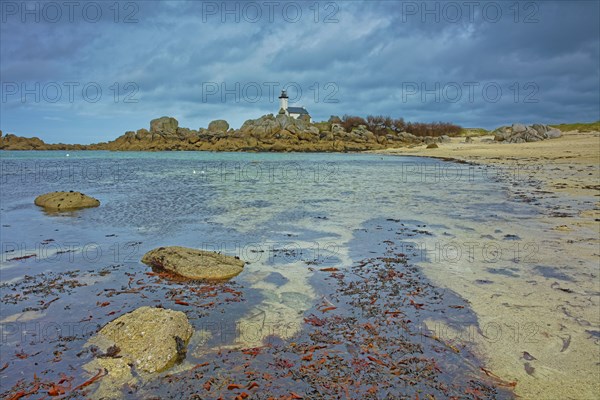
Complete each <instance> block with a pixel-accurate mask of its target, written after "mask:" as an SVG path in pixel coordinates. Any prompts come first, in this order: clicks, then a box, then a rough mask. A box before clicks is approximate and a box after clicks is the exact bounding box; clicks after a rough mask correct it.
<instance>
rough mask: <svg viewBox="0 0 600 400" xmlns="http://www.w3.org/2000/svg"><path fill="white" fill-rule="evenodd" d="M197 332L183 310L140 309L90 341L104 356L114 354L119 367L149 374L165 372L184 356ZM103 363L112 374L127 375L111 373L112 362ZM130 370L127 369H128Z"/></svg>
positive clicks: (125, 315) (119, 372)
mask: <svg viewBox="0 0 600 400" xmlns="http://www.w3.org/2000/svg"><path fill="white" fill-rule="evenodd" d="M193 333H194V329H193V328H192V325H190V323H189V321H188V319H187V317H186V315H185V314H184V313H183V312H181V311H174V310H168V309H164V308H153V307H147V306H144V307H140V308H138V309H136V310H134V311H132V312H130V313H127V314H124V315H122V316H120V317H118V318H117V319H114V320H113V321H111V322H109V323H108V324H106V325H105V326H104V327H103V328H102V329H100V331H99V332H98V333H97V334H96V335H95V336H94V337H93V338H92V339H90V340H89V342H88V345H95V346H97V347H98V348H99V349H100V350H101V351H103V352H105V353H114V356H117V357H119V359H120V360H119V361H124V363H120V364H129V365H131V366H132V367H134V368H135V369H136V370H138V371H141V372H146V373H153V372H160V371H164V370H166V369H168V368H170V367H171V366H173V365H174V364H175V363H176V362H177V361H178V360H180V359H181V358H182V357H183V356H184V355H185V348H186V346H187V342H188V340H189V339H190V337H191V336H192V334H193ZM107 360H108V362H107V363H102V362H101V363H100V364H101V365H103V366H104V367H105V368H107V370H109V374H111V373H112V375H119V374H128V372H129V371H119V369H120V368H121V367H122V366H123V365H119V366H115V368H114V369H115V370H114V371H111V368H110V367H111V366H112V364H114V362H112V363H111V359H110V358H108V357H107ZM117 367H118V368H117ZM125 369H127V368H125Z"/></svg>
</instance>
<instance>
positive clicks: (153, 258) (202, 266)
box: [142, 246, 244, 280]
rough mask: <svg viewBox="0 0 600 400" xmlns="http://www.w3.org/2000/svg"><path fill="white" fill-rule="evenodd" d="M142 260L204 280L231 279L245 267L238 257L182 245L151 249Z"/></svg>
mask: <svg viewBox="0 0 600 400" xmlns="http://www.w3.org/2000/svg"><path fill="white" fill-rule="evenodd" d="M142 262H143V263H144V264H147V265H150V266H151V267H155V268H159V269H164V270H167V271H170V272H173V273H175V274H178V275H181V276H184V277H186V278H190V279H202V280H225V279H230V278H233V277H234V276H236V275H237V274H239V273H240V272H242V269H243V268H244V262H243V261H242V260H240V259H239V258H237V257H232V256H226V255H223V254H219V253H215V252H211V251H204V250H197V249H190V248H187V247H180V246H170V247H159V248H157V249H154V250H150V251H149V252H147V253H146V254H144V257H142Z"/></svg>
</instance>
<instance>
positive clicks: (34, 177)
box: [0, 151, 536, 386]
mask: <svg viewBox="0 0 600 400" xmlns="http://www.w3.org/2000/svg"><path fill="white" fill-rule="evenodd" d="M0 156H1V163H2V174H1V179H2V191H1V195H0V207H1V212H2V222H1V224H2V226H1V230H0V233H1V242H2V263H1V264H0V280H1V282H2V285H3V286H2V298H3V305H2V309H1V310H0V321H3V323H4V332H3V341H4V344H5V345H6V346H3V347H4V348H10V349H14V351H15V352H16V351H19V350H20V349H24V351H26V352H29V353H35V351H39V352H41V354H42V355H43V354H44V351H46V350H47V348H48V346H49V344H50V343H53V341H56V340H57V338H58V337H59V336H60V335H62V336H65V335H66V333H67V332H66V330H67V328H68V327H70V326H75V328H73V329H76V331H73V332H71V333H73V336H75V337H77V338H78V340H83V339H87V338H88V337H89V335H90V334H91V333H93V332H95V330H96V329H97V327H99V326H102V325H104V324H105V323H106V322H108V321H110V320H111V319H113V318H115V315H120V314H122V313H124V312H127V311H131V310H133V309H135V308H137V307H139V306H142V305H156V304H157V303H159V304H163V303H164V305H165V306H169V307H172V308H176V309H181V310H184V311H186V308H185V307H180V306H176V305H173V304H172V303H169V302H165V296H166V294H165V293H167V291H166V290H165V289H164V288H161V287H155V288H154V289H152V290H150V291H148V293H147V295H146V296H144V297H140V296H138V295H135V294H127V293H125V294H123V295H120V296H114V297H111V298H110V299H109V300H110V303H111V304H110V305H108V306H99V303H101V302H102V301H103V299H104V297H102V296H103V295H102V293H106V292H107V291H109V290H113V291H115V290H116V291H119V290H121V291H123V290H127V289H128V288H131V287H132V282H135V280H139V279H142V278H140V277H141V276H142V275H143V274H144V273H145V272H148V271H149V269H148V267H146V266H145V265H143V264H141V263H140V261H139V260H140V259H141V257H142V256H143V254H144V253H145V252H146V251H149V250H151V249H153V248H155V247H158V246H166V245H180V246H189V247H195V248H202V249H205V250H214V251H220V252H222V253H226V254H230V255H235V256H238V257H240V258H242V259H243V260H245V261H247V262H248V264H247V266H246V267H245V270H244V272H243V273H242V274H240V275H239V276H238V277H236V278H235V279H233V280H232V285H234V286H235V287H238V286H239V287H243V288H244V296H245V301H244V302H241V303H231V304H230V305H228V306H227V307H225V308H224V309H223V311H222V312H223V313H225V316H223V317H218V318H221V320H223V321H225V320H226V321H228V322H229V323H233V324H242V325H243V324H244V323H249V322H252V321H253V319H256V316H257V315H260V318H261V320H262V324H263V326H264V327H266V328H265V333H264V335H265V336H266V335H267V334H271V333H274V334H277V335H279V336H281V337H282V338H284V339H286V338H291V337H293V336H294V335H295V334H296V333H297V332H298V331H299V330H300V329H301V325H302V315H303V312H304V311H305V310H308V309H309V308H311V307H312V306H314V304H315V303H316V302H317V301H318V300H319V299H320V297H321V296H322V295H323V293H322V292H321V290H322V288H319V287H318V285H317V284H316V283H315V281H314V279H312V278H313V272H312V271H311V269H310V268H309V266H310V265H313V264H314V263H318V265H320V266H325V267H327V266H335V267H337V268H340V269H344V268H348V267H349V266H350V265H352V263H353V262H355V261H357V260H360V259H362V258H365V257H369V256H370V255H371V254H372V253H374V250H375V249H370V248H368V246H358V245H357V243H356V241H355V238H356V234H357V232H358V231H360V230H361V229H364V226H365V224H366V223H368V222H369V221H373V220H376V219H383V220H388V219H393V220H396V221H402V222H403V223H405V224H406V225H407V226H411V227H412V228H414V230H415V232H416V233H415V235H416V236H415V243H412V244H411V243H407V246H410V249H411V250H413V252H412V254H413V255H414V256H415V259H414V261H415V262H416V263H417V264H418V263H419V262H421V261H423V262H424V261H429V262H431V261H432V260H434V261H435V260H436V258H437V261H438V265H439V266H443V267H444V268H446V264H445V263H444V261H445V260H444V259H442V260H439V257H440V256H443V257H445V258H446V259H447V261H456V258H457V257H459V258H461V257H462V258H464V257H466V256H464V255H458V254H457V253H452V254H448V253H447V252H446V253H444V252H443V251H442V250H443V249H444V247H443V245H444V244H445V243H447V242H448V241H450V240H454V241H455V243H456V241H458V244H459V246H460V245H461V243H463V242H464V243H467V241H470V242H469V243H472V241H473V240H480V241H483V240H488V241H489V239H485V238H483V235H484V234H485V233H487V234H494V235H495V237H496V238H497V243H500V244H501V245H502V246H508V247H510V246H512V244H511V243H509V242H508V241H504V240H503V239H502V235H503V234H504V233H510V232H502V234H501V233H499V232H497V229H496V228H495V225H497V224H500V223H503V224H504V225H505V224H506V222H507V221H511V220H514V219H518V218H521V217H526V216H529V215H533V214H535V212H536V208H535V206H532V205H527V204H517V203H506V202H505V199H506V191H505V189H504V188H503V187H502V184H501V183H500V182H499V181H498V177H497V176H495V175H494V174H490V173H489V172H487V171H485V170H483V169H482V168H480V167H474V166H470V165H465V164H453V163H449V162H441V161H438V160H431V159H416V158H410V157H385V156H381V155H375V154H330V153H327V154H286V153H206V152H161V153H142V152H131V153H129V152H100V151H98V152H96V151H84V152H65V151H53V152H2V153H1V154H0ZM62 190H67V191H68V190H75V191H81V192H84V193H85V194H88V195H90V196H93V197H96V198H97V199H99V200H100V201H101V206H100V207H99V208H93V209H86V210H80V211H75V212H69V213H58V214H56V213H54V214H52V213H46V212H44V211H43V210H41V209H40V208H38V207H37V206H35V205H34V204H33V200H34V198H35V197H36V196H37V195H39V194H42V193H46V192H50V191H62ZM477 227H480V228H481V229H477ZM482 232H483V233H482ZM417 237H418V238H417ZM421 240H423V241H422V242H419V241H421ZM461 241H463V242H461ZM351 243H353V244H352V246H351ZM482 243H483V242H482ZM440 245H441V247H440ZM415 249H418V251H414V250H415ZM28 255H32V257H30V258H26V259H15V258H18V257H23V256H28ZM462 261H465V260H462ZM467 268H475V267H474V266H473V265H472V264H471V265H469V266H467ZM70 271H77V272H73V276H76V279H75V278H73V279H74V280H76V281H77V282H79V283H80V284H83V285H85V286H77V285H71V286H72V287H71V286H69V284H68V283H67V284H65V285H62V284H63V283H64V281H68V280H69V279H67V278H65V276H64V275H63V276H62V277H61V278H60V279H62V281H61V280H60V279H59V280H58V281H56V280H53V279H54V278H55V277H58V276H59V275H60V274H64V273H65V272H70ZM429 273H431V271H430V272H429ZM433 273H434V274H435V269H434V270H433ZM30 277H36V278H35V279H31V278H30ZM134 277H135V279H134ZM146 278H147V277H146ZM28 279H29V280H30V282H29V283H27V284H23V282H24V281H27V280H28ZM144 279H145V278H144ZM48 282H51V283H52V285H55V284H56V282H58V283H60V284H61V285H62V286H61V287H60V288H61V290H58V289H57V290H56V291H54V292H52V291H51V293H47V292H44V291H37V292H36V291H35V290H32V289H31V287H36V286H39V287H41V286H44V285H48ZM127 282H129V285H127ZM26 287H28V288H29V289H28V293H29V294H28V295H27V296H26V297H27V298H26V299H22V298H21V299H19V298H17V299H15V298H14V292H15V290H16V291H20V290H24V288H26ZM13 289H15V290H13ZM54 298H56V300H55V301H54V302H53V303H52V304H51V305H48V306H45V303H46V302H48V301H49V300H52V299H54ZM111 312H112V314H111ZM186 312H188V314H189V315H188V316H189V317H190V320H191V321H192V323H193V324H194V326H195V328H196V329H197V330H198V331H203V327H204V326H206V318H207V315H205V314H203V313H200V312H197V313H196V312H194V313H191V314H190V313H189V311H186ZM209 314H210V313H209ZM208 317H209V318H213V319H214V318H217V317H215V316H214V315H208ZM15 322H18V323H23V324H25V325H23V326H20V328H25V331H26V332H25V334H23V333H20V334H18V333H16V332H13V329H14V328H15V326H16V325H15ZM44 329H46V330H44ZM69 329H70V328H69ZM32 338H35V340H33V342H35V343H34V345H32V346H30V347H27V345H26V343H27V342H28V341H29V340H30V339H32ZM262 339H264V337H263V336H260V335H259V336H253V337H251V338H249V337H244V336H243V335H242V336H239V337H229V338H227V339H226V340H225V341H224V342H223V341H222V340H221V342H219V340H217V339H215V337H214V336H213V337H212V338H208V339H207V338H206V336H202V335H198V337H195V338H194V339H193V340H192V344H191V346H196V347H197V348H198V349H200V350H198V352H197V354H200V353H201V352H202V346H204V347H206V346H207V345H209V346H217V345H239V346H246V347H249V346H256V345H259V344H260V343H261V340H262ZM80 345H81V344H80ZM75 347H76V346H75ZM25 348H28V350H25ZM45 349H46V350H45ZM204 350H206V349H205V348H204ZM3 352H4V351H3ZM9 352H10V354H12V353H13V351H12V350H10V351H9ZM190 353H192V354H193V353H194V352H193V351H190ZM38 357H41V356H38ZM68 357H69V356H68V355H65V358H67V359H68ZM71 357H72V356H71ZM45 358H46V359H47V358H48V356H47V357H45ZM38 361H39V358H36V357H31V358H28V359H26V360H21V361H19V362H20V363H21V368H25V367H27V368H30V369H31V371H36V370H38V371H39V370H40V369H41V367H37V366H36V365H37V364H35V363H36V362H38ZM71 361H72V362H76V361H75V359H73V360H71ZM4 378H5V379H3V385H5V384H6V385H9V386H10V385H12V383H14V382H15V381H16V379H18V378H19V376H18V375H14V374H13V375H8V376H6V375H5V376H4Z"/></svg>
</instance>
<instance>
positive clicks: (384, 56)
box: [0, 1, 600, 142]
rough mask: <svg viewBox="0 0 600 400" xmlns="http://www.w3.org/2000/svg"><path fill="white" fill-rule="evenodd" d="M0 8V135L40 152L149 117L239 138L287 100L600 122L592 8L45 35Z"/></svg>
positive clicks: (86, 19) (371, 13)
mask: <svg viewBox="0 0 600 400" xmlns="http://www.w3.org/2000/svg"><path fill="white" fill-rule="evenodd" d="M9 3H11V4H15V5H17V7H19V8H22V7H23V4H27V7H30V6H31V5H32V4H34V3H36V2H29V3H23V2H9ZM4 4H6V2H3V8H2V15H1V18H2V19H1V21H2V26H1V28H0V35H1V37H0V38H1V48H0V56H1V62H0V64H1V65H0V73H1V77H0V78H1V81H2V104H1V111H2V114H1V120H0V125H1V129H2V130H3V131H4V132H14V133H17V134H22V135H38V136H41V137H42V138H44V139H45V140H48V141H61V140H62V141H66V142H77V141H79V142H92V141H99V140H108V139H111V138H114V137H115V136H117V135H119V134H121V133H122V132H124V131H126V130H133V129H138V128H140V127H145V126H147V125H148V121H149V120H150V119H152V118H155V117H158V116H162V115H172V116H174V117H176V118H178V119H179V120H180V123H181V125H182V126H189V127H191V128H194V129H197V128H198V127H201V126H206V125H207V124H208V122H210V120H212V119H216V118H225V119H227V120H229V121H230V123H231V124H232V125H233V126H239V125H241V123H242V122H243V121H244V120H245V119H248V118H256V117H258V116H260V115H262V114H264V113H268V112H276V111H277V109H278V104H277V99H276V97H277V95H278V93H279V91H280V90H281V88H282V87H284V86H286V85H287V86H288V89H289V90H290V93H291V94H294V96H295V97H296V98H295V99H294V100H296V103H297V104H302V105H304V106H306V107H307V108H308V109H309V111H310V112H311V114H312V115H313V117H314V118H315V119H317V120H318V119H326V118H328V117H329V116H330V115H332V114H337V115H343V114H346V113H347V114H356V115H363V116H365V115H367V114H384V115H391V116H395V117H400V116H402V117H404V118H405V119H407V120H425V121H432V120H445V121H452V122H456V123H460V124H463V125H466V126H483V127H487V128H493V127H495V126H498V125H501V124H507V123H512V122H515V121H521V122H548V123H550V122H562V121H591V120H597V119H600V116H599V107H600V106H599V102H600V99H599V93H600V83H599V81H600V67H599V61H598V60H599V58H600V49H599V47H600V45H599V42H600V39H599V37H598V35H599V33H598V32H599V30H600V27H599V20H600V18H598V16H599V13H600V11H599V6H598V2H595V1H582V2H546V1H539V2H516V1H514V2H511V1H505V2H471V3H468V4H471V5H470V6H465V4H467V2H451V1H450V2H448V1H446V2H428V3H423V2H401V1H382V2H317V3H312V2H287V3H286V2H280V3H277V4H278V5H277V6H273V5H271V6H269V5H268V4H273V3H265V2H227V3H225V2H151V1H140V2H122V3H118V7H116V8H115V6H114V3H113V2H106V3H101V2H79V3H78V4H79V6H78V7H79V8H78V9H76V10H75V12H74V14H73V18H72V20H71V19H70V18H68V15H67V10H65V9H63V18H61V19H60V20H58V21H57V22H51V21H47V20H44V15H43V14H41V15H40V17H41V18H40V19H41V20H40V22H35V21H34V17H33V16H32V15H26V16H25V22H23V21H22V18H23V15H21V14H20V13H19V12H17V14H12V11H13V10H12V9H7V8H6V6H5V5H4ZM56 4H59V5H60V4H62V3H61V2H57V3H56ZM315 4H316V6H317V7H315ZM111 6H112V8H110V7H111ZM86 7H87V9H86V10H87V14H84V13H82V10H83V9H84V8H86ZM94 7H100V8H101V10H102V16H101V18H98V20H97V21H95V22H94V21H92V20H93V19H94V17H95V14H94V13H93V11H95V8H94ZM269 7H273V8H272V9H269ZM469 7H472V9H471V8H469ZM257 10H258V11H259V13H261V15H260V16H259V15H257V14H256V11H257ZM297 10H300V11H301V15H297V13H296V11H297ZM457 10H459V15H456V13H454V12H455V11H457ZM497 11H500V15H498V13H497ZM296 17H298V18H296ZM325 20H327V22H325ZM65 82H67V83H68V82H75V83H76V84H77V86H71V87H68V86H65ZM36 84H37V85H39V93H37V94H38V96H37V97H38V98H36V95H35V94H32V93H31V91H32V90H33V91H35V90H36V89H35V88H36V86H35V85H36ZM15 85H16V87H17V89H15ZM23 85H24V86H23ZM57 85H58V86H60V87H61V88H62V94H61V96H60V97H59V98H58V100H57V101H55V102H53V101H49V100H55V99H56V97H57V96H56V93H55V92H53V90H55V89H56V87H55V86H57ZM23 88H24V89H25V90H29V94H25V95H24V97H23V93H21V91H22V89H23ZM70 88H72V89H73V92H72V93H69V90H70ZM84 88H87V89H88V92H87V93H83V92H82V90H83V89H84ZM96 88H100V89H101V91H102V95H101V97H100V98H99V99H96V98H94V90H95V89H96ZM215 88H217V91H216V92H215ZM257 88H258V92H257ZM457 88H459V89H460V90H461V93H457V91H456V89H457ZM498 88H500V90H501V95H500V96H497V95H496V94H497V93H496V94H495V91H497V89H498ZM415 89H417V90H416V91H415ZM421 89H425V90H426V92H425V93H422V92H421ZM15 90H17V92H16V93H13V92H14V91H15ZM274 93H275V95H273V94H274ZM300 94H301V95H300ZM69 95H72V97H73V98H69ZM494 96H495V97H494ZM23 100H24V101H23Z"/></svg>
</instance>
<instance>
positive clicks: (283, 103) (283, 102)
mask: <svg viewBox="0 0 600 400" xmlns="http://www.w3.org/2000/svg"><path fill="white" fill-rule="evenodd" d="M279 109H280V110H283V111H284V112H285V114H286V115H289V114H288V95H287V93H286V91H285V90H282V91H281V95H280V96H279Z"/></svg>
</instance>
